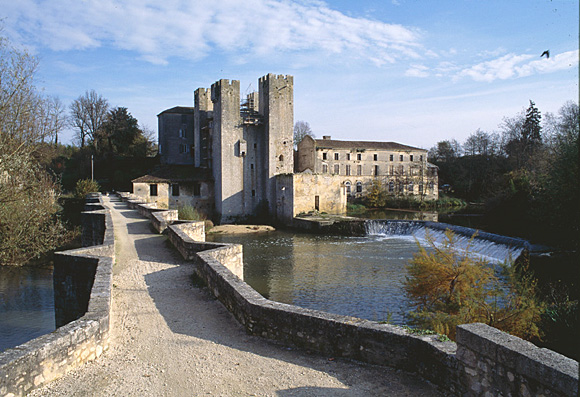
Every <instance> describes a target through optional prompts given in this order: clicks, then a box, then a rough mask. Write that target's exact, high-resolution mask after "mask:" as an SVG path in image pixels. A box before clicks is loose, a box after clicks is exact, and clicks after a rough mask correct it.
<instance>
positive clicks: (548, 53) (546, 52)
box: [540, 50, 550, 59]
mask: <svg viewBox="0 0 580 397" xmlns="http://www.w3.org/2000/svg"><path fill="white" fill-rule="evenodd" d="M544 55H545V56H546V59H548V58H550V50H546V51H544V52H542V55H540V58H541V57H543V56H544Z"/></svg>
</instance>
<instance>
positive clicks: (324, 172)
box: [322, 164, 328, 174]
mask: <svg viewBox="0 0 580 397" xmlns="http://www.w3.org/2000/svg"><path fill="white" fill-rule="evenodd" d="M322 173H323V174H328V165H327V164H322Z"/></svg>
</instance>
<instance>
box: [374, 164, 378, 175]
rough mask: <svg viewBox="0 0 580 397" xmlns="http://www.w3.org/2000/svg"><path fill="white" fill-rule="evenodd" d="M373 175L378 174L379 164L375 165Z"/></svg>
mask: <svg viewBox="0 0 580 397" xmlns="http://www.w3.org/2000/svg"><path fill="white" fill-rule="evenodd" d="M375 175H379V166H378V165H375Z"/></svg>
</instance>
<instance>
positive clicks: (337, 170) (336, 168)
mask: <svg viewBox="0 0 580 397" xmlns="http://www.w3.org/2000/svg"><path fill="white" fill-rule="evenodd" d="M334 173H335V174H336V175H338V174H339V173H340V165H338V164H335V165H334Z"/></svg>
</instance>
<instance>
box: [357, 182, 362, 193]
mask: <svg viewBox="0 0 580 397" xmlns="http://www.w3.org/2000/svg"><path fill="white" fill-rule="evenodd" d="M356 192H357V193H361V192H362V182H357V183H356Z"/></svg>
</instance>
